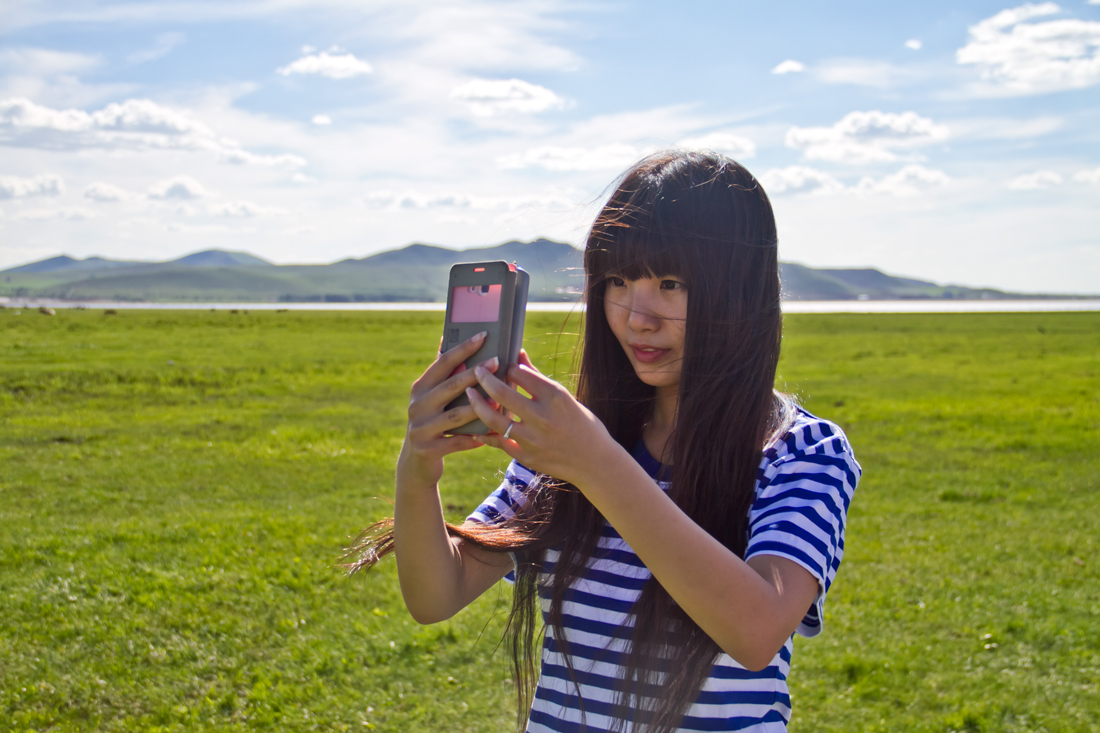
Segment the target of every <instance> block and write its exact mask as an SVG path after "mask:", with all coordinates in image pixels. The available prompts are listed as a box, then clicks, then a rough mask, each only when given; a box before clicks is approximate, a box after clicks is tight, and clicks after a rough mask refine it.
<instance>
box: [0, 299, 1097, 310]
mask: <svg viewBox="0 0 1100 733" xmlns="http://www.w3.org/2000/svg"><path fill="white" fill-rule="evenodd" d="M0 305H6V306H7V307H8V308H24V307H25V308H35V309H36V308H38V307H39V306H40V305H45V306H49V307H50V308H80V307H84V308H89V309H102V308H115V309H147V310H256V311H261V310H266V311H272V310H288V311H440V312H442V311H443V310H444V308H445V306H444V304H443V303H107V302H92V301H89V302H84V303H80V302H69V301H66V302H64V303H59V302H55V301H49V300H41V301H39V300H23V299H19V298H0ZM583 309H584V307H583V306H582V305H580V304H579V303H528V305H527V310H529V311H531V312H535V313H569V312H570V311H578V312H579V311H581V310H583ZM1057 311H1100V299H1090V300H788V301H784V302H783V312H784V313H1051V312H1057Z"/></svg>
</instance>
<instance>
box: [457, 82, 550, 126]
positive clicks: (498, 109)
mask: <svg viewBox="0 0 1100 733" xmlns="http://www.w3.org/2000/svg"><path fill="white" fill-rule="evenodd" d="M451 99H452V100H453V101H455V102H460V103H462V104H465V105H466V107H467V108H468V109H469V110H470V111H471V112H473V113H474V114H475V115H477V116H479V117H492V116H494V115H498V114H501V113H508V112H522V113H526V114H531V113H535V112H545V111H546V110H550V109H562V108H564V107H565V106H567V105H566V101H565V100H564V99H562V98H561V97H559V96H558V95H557V94H555V93H554V92H552V91H551V90H549V89H547V88H546V87H541V86H539V85H538V84H532V83H530V82H526V81H523V80H522V79H474V80H472V81H468V82H466V83H465V84H462V85H461V86H457V87H455V88H454V89H453V90H452V91H451Z"/></svg>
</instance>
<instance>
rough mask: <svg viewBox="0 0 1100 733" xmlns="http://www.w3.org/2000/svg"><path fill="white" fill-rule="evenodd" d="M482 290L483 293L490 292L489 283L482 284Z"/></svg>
mask: <svg viewBox="0 0 1100 733" xmlns="http://www.w3.org/2000/svg"><path fill="white" fill-rule="evenodd" d="M481 292H482V293H488V292H489V286H488V285H482V286H481Z"/></svg>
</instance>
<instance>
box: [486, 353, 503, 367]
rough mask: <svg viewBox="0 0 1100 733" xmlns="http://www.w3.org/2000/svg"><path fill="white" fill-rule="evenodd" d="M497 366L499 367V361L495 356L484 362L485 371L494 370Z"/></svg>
mask: <svg viewBox="0 0 1100 733" xmlns="http://www.w3.org/2000/svg"><path fill="white" fill-rule="evenodd" d="M498 366H500V359H499V358H497V357H495V356H494V357H493V358H492V359H490V360H489V361H487V362H485V368H486V369H496V368H497V367H498Z"/></svg>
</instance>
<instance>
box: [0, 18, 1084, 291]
mask: <svg viewBox="0 0 1100 733" xmlns="http://www.w3.org/2000/svg"><path fill="white" fill-rule="evenodd" d="M1098 91H1100V0H1076V1H1075V2H1072V3H1069V2H1064V3H1057V4H1056V3H1052V2H1041V3H1030V4H1013V3H1011V2H1009V3H1004V2H967V3H959V2H952V3H947V2H935V1H933V2H925V3H923V4H920V5H917V4H912V5H909V4H902V3H881V2H876V3H870V2H849V3H844V4H839V3H837V4H825V3H811V2H773V3H766V4H765V3H748V2H723V3H718V2H697V3H684V4H679V5H675V4H672V3H657V2H636V3H626V2H568V1H563V2H559V1H558V0H539V1H538V2H495V1H493V0H450V1H447V2H435V1H430V0H425V1H424V2H409V1H408V0H378V1H375V2H370V1H369V0H355V1H354V2H353V1H351V0H323V1H317V2H304V1H299V0H235V1H234V2H224V1H223V2H198V1H192V0H178V1H175V2H171V1H166V0H158V1H157V2H142V1H141V0H130V1H128V2H107V1H101V0H83V1H82V2H59V1H51V0H35V1H25V0H0V267H6V266H12V265H16V264H20V263H24V262H29V261H33V260H38V259H42V258H45V257H49V256H53V255H56V254H61V253H66V254H70V255H72V256H76V257H86V256H89V255H101V256H106V257H114V258H127V259H167V258H171V257H176V256H180V255H183V254H186V253H188V252H193V251H196V250H200V249H207V248H212V247H219V248H225V249H237V250H246V251H249V252H252V253H254V254H257V255H259V256H262V257H265V258H268V259H270V260H272V261H274V262H280V263H285V262H330V261H334V260H338V259H342V258H345V257H362V256H365V255H367V254H370V253H372V252H376V251H380V250H384V249H391V248H394V247H399V246H403V245H405V244H408V243H410V242H413V241H420V242H429V243H434V244H441V245H445V246H451V247H459V248H461V247H469V246H475V245H487V244H495V243H498V242H502V241H506V240H509V239H531V238H534V237H538V236H548V237H552V238H557V239H561V240H565V241H569V242H572V243H575V244H580V243H581V242H582V241H583V239H584V235H585V230H586V227H587V225H588V224H589V222H590V221H591V218H592V215H593V213H594V211H595V210H596V209H597V208H598V206H599V203H600V201H601V197H602V196H604V195H606V193H607V190H608V186H609V184H611V183H612V181H613V180H614V179H615V177H616V176H617V175H618V174H619V173H621V172H622V170H623V169H624V168H625V167H626V166H628V165H629V164H630V163H631V162H633V161H634V160H636V159H637V158H638V157H640V156H641V155H644V154H646V153H648V152H650V151H653V150H656V149H660V148H663V147H667V146H673V145H679V146H684V147H706V148H712V149H716V150H719V151H720V152H724V153H727V154H730V155H732V156H733V157H735V158H737V159H738V160H740V161H741V162H743V163H744V164H745V165H746V166H747V167H748V168H749V169H750V170H752V171H753V172H754V173H755V174H756V175H757V177H758V178H760V180H761V181H762V182H763V183H764V186H765V188H766V190H767V191H768V193H769V195H770V196H771V198H772V201H773V205H774V206H775V209H776V214H777V218H778V221H779V227H780V238H781V241H780V256H781V257H782V258H783V259H784V260H788V261H794V262H801V263H804V264H808V265H811V266H817V267H863V266H870V267H878V268H880V269H882V270H885V271H887V272H890V273H893V274H902V275H908V276H913V277H920V278H925V279H930V280H934V281H937V282H941V283H948V282H950V283H958V284H965V285H979V286H994V287H1001V288H1006V289H1013V290H1023V291H1043V292H1094V293H1095V292H1098V291H1100V93H1098Z"/></svg>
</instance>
